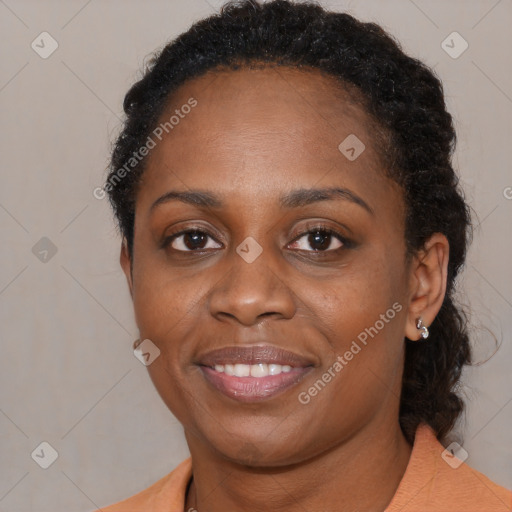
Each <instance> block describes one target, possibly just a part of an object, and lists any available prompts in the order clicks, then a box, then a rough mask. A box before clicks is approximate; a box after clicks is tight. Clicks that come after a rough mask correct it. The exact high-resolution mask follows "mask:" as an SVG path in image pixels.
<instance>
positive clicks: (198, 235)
mask: <svg viewBox="0 0 512 512" xmlns="http://www.w3.org/2000/svg"><path fill="white" fill-rule="evenodd" d="M209 240H211V241H213V238H212V237H211V236H210V235H209V234H208V233H206V232H205V231H199V230H188V231H181V232H180V233H176V234H174V235H171V236H169V237H167V238H166V239H165V241H164V247H167V246H168V245H170V246H171V247H172V249H174V250H176V251H182V252H194V251H202V250H206V249H218V248H220V247H221V246H216V245H215V243H214V245H213V246H212V244H211V242H210V245H208V244H209Z"/></svg>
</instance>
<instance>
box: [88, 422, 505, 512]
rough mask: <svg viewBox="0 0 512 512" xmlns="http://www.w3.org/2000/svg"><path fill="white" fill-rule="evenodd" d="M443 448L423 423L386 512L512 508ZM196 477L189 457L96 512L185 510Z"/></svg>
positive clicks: (501, 511)
mask: <svg viewBox="0 0 512 512" xmlns="http://www.w3.org/2000/svg"><path fill="white" fill-rule="evenodd" d="M443 451H444V447H443V446H442V444H441V443H440V442H439V441H438V440H437V438H436V436H435V434H434V432H433V430H432V429H431V428H430V427H429V426H428V425H425V424H423V425H420V426H419V427H418V430H417V431H416V437H415V440H414V446H413V449H412V452H411V457H410V459H409V463H408V465H407V468H406V470H405V473H404V476H403V477H402V480H401V481H400V485H399V486H398V489H397V490H396V493H395V495H394V496H393V499H392V500H391V503H390V504H389V505H388V506H387V508H386V510H385V511H384V512H511V511H512V491H510V490H507V489H505V488H504V487H501V486H499V485H497V484H495V483H494V482H492V481H491V480H489V479H488V478H487V477H486V476H485V475H483V474H482V473H480V472H478V471H476V470H475V469H473V468H471V467H470V466H468V465H467V464H465V463H462V464H461V465H460V466H458V467H456V468H455V467H452V466H456V464H451V465H450V464H448V463H447V462H445V460H444V459H443V458H442V457H441V454H442V452H443ZM455 462H457V461H455ZM191 476H192V460H191V459H190V458H188V459H185V460H184V461H183V462H182V463H181V464H180V465H179V466H178V467H177V468H176V469H174V470H173V471H171V472H170V473H169V474H168V475H166V476H164V477H163V478H161V479H160V480H158V481H157V482H156V483H154V484H153V485H152V486H150V487H148V488H147V489H145V490H143V491H141V492H139V493H138V494H135V495H134V496H132V497H130V498H127V499H125V500H123V501H120V502H118V503H115V504H113V505H110V506H109V507H103V508H102V509H101V511H99V510H97V511H96V512H186V511H185V510H184V508H185V491H186V488H187V485H188V482H189V481H190V478H191Z"/></svg>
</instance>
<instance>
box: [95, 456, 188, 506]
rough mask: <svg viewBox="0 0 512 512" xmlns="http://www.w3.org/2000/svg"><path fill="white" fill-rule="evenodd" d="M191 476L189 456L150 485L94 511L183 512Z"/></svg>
mask: <svg viewBox="0 0 512 512" xmlns="http://www.w3.org/2000/svg"><path fill="white" fill-rule="evenodd" d="M191 476H192V460H191V458H190V457H189V458H188V459H185V460H184V461H183V462H181V463H180V464H179V465H178V466H177V467H176V468H175V469H174V470H172V471H171V472H170V473H168V474H167V475H165V476H164V477H163V478H161V479H160V480H158V481H157V482H155V483H154V484H153V485H151V486H150V487H148V488H146V489H144V490H143V491H140V492H139V493H137V494H134V495H133V496H130V497H129V498H126V499H124V500H122V501H119V502H117V503H113V504H112V505H109V506H106V507H101V508H99V509H97V510H96V511H95V512H147V511H148V510H151V512H178V511H179V512H183V507H184V503H185V492H186V488H187V484H188V482H189V480H190V478H191Z"/></svg>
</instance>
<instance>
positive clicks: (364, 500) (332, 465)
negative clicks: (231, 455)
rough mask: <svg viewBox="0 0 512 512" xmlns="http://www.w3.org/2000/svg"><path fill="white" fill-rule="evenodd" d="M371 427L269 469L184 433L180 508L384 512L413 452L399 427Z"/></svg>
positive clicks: (214, 511) (234, 511)
mask: <svg viewBox="0 0 512 512" xmlns="http://www.w3.org/2000/svg"><path fill="white" fill-rule="evenodd" d="M374 423H375V425H372V424H370V425H367V426H365V427H364V428H363V429H361V430H360V431H358V432H356V433H355V434H353V435H352V436H351V437H350V439H347V440H344V441H343V442H342V443H340V444H339V445H337V446H334V447H333V448H331V449H329V450H328V451H327V452H324V453H322V454H320V455H318V456H316V457H315V458H313V459H310V460H307V461H305V462H301V463H300V464H296V465H293V466H285V467H271V468H261V467H259V468H251V467H247V466H243V465H239V464H236V463H233V462H230V461H228V460H226V459H224V458H221V457H219V456H218V454H214V453H213V452H212V451H211V450H209V449H208V448H207V447H206V446H204V445H202V444H201V443H200V442H199V441H198V440H197V438H191V436H190V435H189V434H187V441H188V442H189V447H190V452H191V455H192V460H193V471H194V477H193V481H192V484H191V486H190V489H189V492H188V495H187V503H186V508H185V510H187V511H188V510H189V509H190V508H193V509H195V510H197V511H199V512H217V511H225V510H230V511H231V512H238V511H246V510H254V511H256V510H268V509H269V507H271V509H272V510H273V511H276V512H281V511H283V512H284V511H286V512H291V511H294V510H297V511H302V510H340V511H341V510H342V511H353V510H357V511H358V512H365V511H370V510H371V511H372V512H375V511H379V510H380V511H384V510H385V508H386V507H387V505H388V504H389V502H390V501H391V499H392V498H393V496H394V494H395V492H396V489H397V487H398V485H399V483H400V480H401V479H402V477H403V474H404V472H405V469H406V467H407V464H408V462H409V458H410V454H411V450H412V448H411V446H410V445H409V444H408V443H407V441H406V439H405V437H404V436H403V434H402V431H401V429H400V427H399V425H398V423H397V424H396V425H393V426H392V427H390V428H387V429H386V430H384V429H383V428H382V423H380V422H378V421H375V422H374ZM368 489H371V492H368Z"/></svg>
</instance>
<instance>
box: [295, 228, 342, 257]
mask: <svg viewBox="0 0 512 512" xmlns="http://www.w3.org/2000/svg"><path fill="white" fill-rule="evenodd" d="M293 246H295V247H293ZM308 246H309V247H311V248H312V251H313V252H329V251H335V250H336V249H340V248H341V247H343V246H349V242H348V240H347V239H346V238H345V237H344V236H343V235H341V234H340V233H338V232H337V231H335V230H334V229H331V228H328V227H326V226H316V227H313V228H308V231H306V232H305V233H302V234H301V235H300V236H299V237H298V238H296V239H295V240H294V242H293V243H292V245H291V246H290V247H291V248H292V249H298V250H300V251H308V252H312V251H311V249H308Z"/></svg>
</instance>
